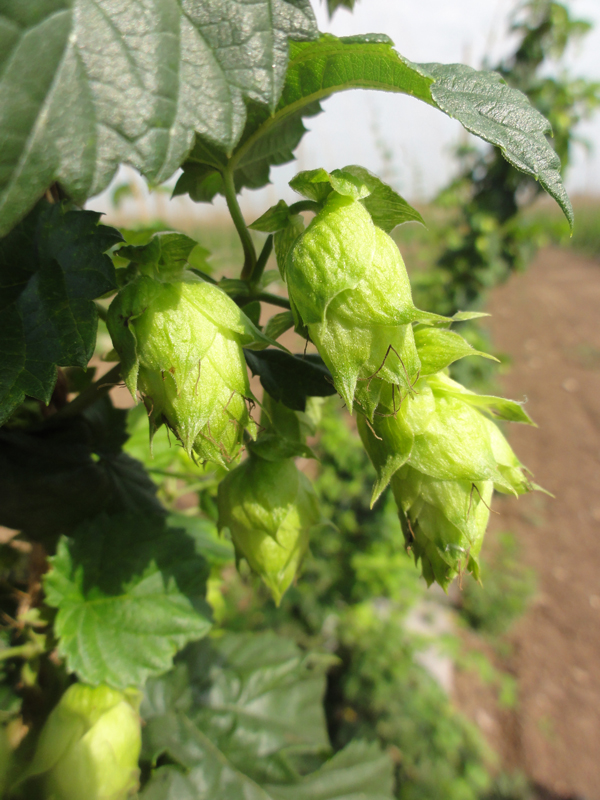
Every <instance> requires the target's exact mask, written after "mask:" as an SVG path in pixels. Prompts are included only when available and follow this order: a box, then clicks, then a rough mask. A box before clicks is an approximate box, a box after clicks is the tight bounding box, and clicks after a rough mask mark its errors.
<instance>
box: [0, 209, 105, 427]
mask: <svg viewBox="0 0 600 800" xmlns="http://www.w3.org/2000/svg"><path fill="white" fill-rule="evenodd" d="M99 220H100V214H96V213H94V212H93V211H77V212H75V211H66V210H64V209H62V208H61V207H60V206H59V205H52V204H50V203H48V202H46V201H44V200H42V201H40V203H39V204H38V205H37V206H36V208H35V209H34V210H33V211H32V212H31V214H29V216H28V217H27V218H26V219H25V220H23V222H21V223H20V224H19V225H18V226H17V227H15V228H14V229H13V230H12V231H11V233H10V234H9V235H8V236H6V237H5V238H4V239H2V240H0V242H1V244H0V275H1V278H0V309H1V310H0V326H1V327H0V348H1V350H2V354H3V364H2V373H1V374H0V424H2V423H4V422H6V420H7V419H8V417H9V416H10V414H11V413H12V412H13V411H14V410H15V409H16V408H17V407H18V406H19V405H20V404H21V403H22V402H23V400H24V399H25V396H26V395H28V396H30V397H35V398H36V399H38V400H41V401H42V402H44V403H45V404H46V405H48V403H49V402H50V397H51V396H52V391H53V389H54V386H55V384H56V367H57V365H58V366H63V367H83V368H85V367H86V366H87V364H88V361H89V360H90V358H91V357H92V355H93V352H94V346H95V344H96V326H97V319H98V317H97V312H96V308H95V306H94V303H93V302H92V300H94V299H95V298H96V297H99V296H100V295H103V294H105V293H106V292H110V291H111V290H114V289H115V275H114V269H113V266H112V263H111V261H110V258H108V256H105V255H103V254H104V252H105V251H106V250H108V249H109V248H110V247H112V246H113V245H115V244H116V243H117V242H119V241H120V239H121V236H120V234H119V233H118V232H117V231H115V230H114V229H112V228H107V227H105V226H104V225H98V222H99Z"/></svg>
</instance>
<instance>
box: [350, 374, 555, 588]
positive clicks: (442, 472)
mask: <svg viewBox="0 0 600 800" xmlns="http://www.w3.org/2000/svg"><path fill="white" fill-rule="evenodd" d="M457 387H458V388H457ZM382 398H383V402H382V403H380V405H379V407H378V410H377V412H376V414H375V415H374V418H373V422H369V421H368V420H367V419H365V418H364V417H361V416H359V418H358V429H359V433H360V436H361V439H362V441H363V444H364V446H365V449H366V450H367V453H368V455H369V457H370V459H371V461H372V462H373V465H374V467H375V470H376V472H377V481H376V484H375V487H374V491H373V502H374V501H375V500H376V499H377V497H379V495H380V494H381V492H382V491H383V490H384V489H385V487H386V486H387V485H388V483H389V482H390V481H391V483H392V489H393V492H394V497H395V499H396V502H397V505H398V508H399V511H400V518H401V522H402V525H403V530H404V535H405V539H406V544H407V547H409V548H410V549H411V550H412V552H413V553H414V555H415V558H416V559H417V560H418V559H420V560H421V564H422V569H423V575H424V577H425V578H426V580H427V582H428V583H431V582H432V581H434V580H435V581H437V582H438V583H439V584H440V585H441V586H443V587H444V589H446V588H447V587H448V585H449V584H450V582H451V581H452V579H453V578H454V577H455V576H456V575H457V574H460V573H461V572H462V571H463V570H465V569H466V570H468V571H470V572H472V573H473V575H474V576H475V577H478V575H479V565H478V560H477V559H478V555H479V552H480V550H481V544H482V541H483V536H484V534H485V530H486V526H487V523H488V518H489V511H490V503H491V498H492V493H493V490H494V489H498V490H499V491H502V492H507V493H512V494H522V493H524V492H527V491H531V490H533V489H536V488H539V487H537V486H535V484H532V483H530V482H529V480H528V479H527V478H526V476H525V474H524V471H523V467H522V465H521V464H520V462H519V461H518V459H517V457H516V456H515V454H514V453H513V451H512V449H511V447H510V445H509V444H508V442H507V441H506V439H505V438H504V436H503V435H502V433H501V431H500V429H499V428H498V427H497V426H496V425H495V424H494V423H493V422H492V421H491V419H489V418H488V417H487V416H486V415H485V414H484V413H482V411H480V410H479V408H484V409H486V408H488V407H490V408H491V407H493V408H495V409H496V410H497V409H498V408H499V409H502V411H503V413H504V414H505V415H506V417H507V418H519V419H520V420H521V421H529V422H530V420H529V418H528V417H527V416H526V414H525V413H524V412H523V411H522V409H521V408H520V406H518V404H516V403H513V402H512V401H507V400H503V399H502V398H486V397H482V396H480V395H475V394H474V393H472V392H467V390H464V389H463V387H461V386H460V384H456V383H455V382H454V381H450V379H449V378H447V377H446V376H445V375H434V376H432V378H423V379H421V380H420V381H418V383H417V384H416V385H415V387H414V388H413V391H412V392H411V393H409V394H407V395H406V396H405V397H404V398H403V399H402V403H401V404H400V405H398V406H396V407H394V406H393V402H394V401H393V400H392V398H391V388H390V387H389V386H388V387H385V388H384V391H383V393H382ZM497 413H498V412H497Z"/></svg>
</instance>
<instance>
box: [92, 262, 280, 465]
mask: <svg viewBox="0 0 600 800" xmlns="http://www.w3.org/2000/svg"><path fill="white" fill-rule="evenodd" d="M107 324H108V330H109V332H110V335H111V337H112V340H113V344H114V347H115V349H116V351H117V352H118V354H119V356H120V358H121V363H122V375H123V378H124V380H125V383H126V385H127V387H128V389H129V391H130V392H131V394H132V395H133V397H134V398H135V397H136V396H137V392H138V390H139V391H140V392H141V394H142V396H143V398H144V403H145V404H146V407H147V409H148V413H149V416H150V424H151V433H152V432H153V431H154V430H155V429H156V428H157V427H158V426H159V425H161V424H162V423H165V424H166V425H168V427H169V428H170V429H171V430H172V431H173V432H174V433H175V435H176V436H177V438H178V439H179V440H180V441H181V442H182V444H183V446H184V447H185V449H186V451H187V452H188V454H190V455H191V453H192V451H194V452H195V453H196V454H197V455H198V456H199V457H200V458H201V459H202V460H206V461H214V462H216V463H217V464H221V465H222V466H224V467H228V465H229V464H230V462H231V461H232V459H234V458H235V456H236V455H237V453H238V451H239V449H240V446H241V443H242V439H243V432H244V429H247V430H248V431H249V432H250V433H251V435H252V436H254V435H255V431H256V426H255V424H254V422H253V421H252V419H251V417H250V414H249V411H248V405H247V401H248V399H249V398H250V397H251V393H250V387H249V384H248V373H247V370H246V362H245V360H244V354H243V352H242V347H265V346H266V342H265V341H263V340H264V337H263V336H262V334H261V333H260V332H259V331H258V329H257V328H256V327H255V326H254V325H253V324H252V322H251V321H250V320H249V319H248V318H247V317H246V315H245V314H244V313H243V312H242V311H241V309H240V308H238V306H237V305H236V304H235V303H234V302H233V300H231V299H230V298H229V297H228V296H227V295H226V294H225V293H224V292H223V291H221V290H220V289H219V288H217V287H216V286H213V285H212V284H210V283H206V282H205V281H203V280H201V279H200V278H197V277H196V276H195V275H194V274H193V273H189V274H187V273H186V274H183V275H180V276H179V277H178V278H177V279H175V280H169V281H162V280H157V279H155V278H151V277H148V276H146V275H142V276H140V277H138V278H137V279H136V280H134V281H133V282H132V283H130V284H128V285H127V286H125V288H124V289H122V290H121V291H120V292H119V294H118V295H117V296H116V298H115V299H114V300H113V302H112V303H111V306H110V308H109V310H108V321H107Z"/></svg>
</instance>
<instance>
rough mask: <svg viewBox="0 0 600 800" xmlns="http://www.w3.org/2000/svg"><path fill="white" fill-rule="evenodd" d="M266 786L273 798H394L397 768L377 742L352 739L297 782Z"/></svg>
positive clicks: (283, 799) (366, 799) (388, 799)
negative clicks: (289, 784) (294, 783)
mask: <svg viewBox="0 0 600 800" xmlns="http://www.w3.org/2000/svg"><path fill="white" fill-rule="evenodd" d="M265 788H266V789H267V791H268V793H269V795H270V796H271V797H272V798H273V800H391V798H392V797H393V790H394V768H393V764H392V761H391V759H390V757H389V756H388V755H386V754H385V753H382V751H381V749H380V747H379V745H378V744H375V743H374V742H362V741H352V742H350V744H349V745H347V746H346V747H345V748H344V749H343V750H341V751H340V752H339V753H336V755H334V756H333V758H331V759H330V760H329V761H327V763H326V764H324V765H323V766H322V767H321V768H320V769H318V770H317V771H316V772H313V773H312V774H311V775H307V776H305V777H304V778H302V780H301V781H300V782H299V783H298V784H296V785H294V786H270V785H267V786H266V787H265Z"/></svg>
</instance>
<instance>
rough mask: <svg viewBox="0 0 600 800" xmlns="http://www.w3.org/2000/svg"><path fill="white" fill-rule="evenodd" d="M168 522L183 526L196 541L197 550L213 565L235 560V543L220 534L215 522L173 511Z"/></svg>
mask: <svg viewBox="0 0 600 800" xmlns="http://www.w3.org/2000/svg"><path fill="white" fill-rule="evenodd" d="M167 522H168V523H169V525H170V526H171V527H173V528H182V529H183V530H184V531H185V532H186V533H187V534H188V536H191V538H192V539H193V540H194V542H195V543H196V550H197V552H199V553H201V554H202V556H203V557H204V558H205V559H206V560H207V561H208V562H209V564H211V565H213V564H216V565H222V564H228V563H231V562H232V561H233V560H234V552H233V544H232V543H231V542H230V541H229V540H228V539H224V538H223V537H222V536H220V535H219V532H218V531H217V526H216V525H215V523H214V522H211V521H210V520H208V519H203V518H202V517H196V516H194V517H189V516H187V515H186V514H177V513H171V514H169V515H168V517H167Z"/></svg>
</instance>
